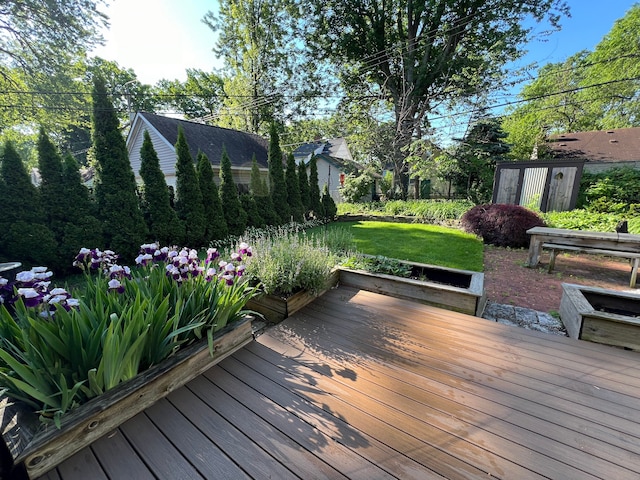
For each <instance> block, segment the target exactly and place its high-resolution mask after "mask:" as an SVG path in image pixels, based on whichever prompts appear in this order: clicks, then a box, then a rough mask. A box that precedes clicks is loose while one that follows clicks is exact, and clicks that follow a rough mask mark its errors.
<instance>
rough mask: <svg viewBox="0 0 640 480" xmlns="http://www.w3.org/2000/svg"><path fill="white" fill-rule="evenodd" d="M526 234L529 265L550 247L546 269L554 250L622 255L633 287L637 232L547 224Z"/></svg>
mask: <svg viewBox="0 0 640 480" xmlns="http://www.w3.org/2000/svg"><path fill="white" fill-rule="evenodd" d="M527 233H528V234H529V235H530V236H531V238H530V241H529V259H528V262H527V265H528V266H529V267H535V266H536V265H538V263H539V262H540V255H541V254H542V249H543V248H548V249H551V250H552V254H551V255H552V256H551V260H550V262H549V271H551V270H552V269H553V265H554V261H555V254H556V251H558V250H570V251H576V252H585V253H592V254H599V255H608V256H616V257H625V258H629V259H630V260H631V261H632V270H631V281H630V286H631V287H635V283H636V276H637V271H638V263H639V262H640V235H635V234H631V233H617V232H593V231H588V230H570V229H564V228H548V227H534V228H530V229H529V230H527Z"/></svg>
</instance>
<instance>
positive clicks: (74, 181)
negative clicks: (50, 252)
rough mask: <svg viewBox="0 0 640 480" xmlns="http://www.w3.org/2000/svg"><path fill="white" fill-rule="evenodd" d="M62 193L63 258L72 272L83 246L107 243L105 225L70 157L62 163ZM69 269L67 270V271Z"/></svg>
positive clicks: (67, 156) (61, 252)
mask: <svg viewBox="0 0 640 480" xmlns="http://www.w3.org/2000/svg"><path fill="white" fill-rule="evenodd" d="M62 190H63V192H64V197H65V202H66V205H67V214H68V217H67V219H68V221H67V223H66V225H65V227H64V235H63V240H62V242H61V243H60V246H59V250H60V256H61V257H62V258H64V260H65V262H66V263H65V267H67V265H68V267H69V268H70V269H71V271H73V267H72V266H71V263H72V262H73V258H74V257H75V256H76V255H77V254H78V252H79V251H80V249H81V248H82V247H86V248H93V247H96V246H99V245H103V244H104V240H103V238H102V226H101V224H100V221H99V220H98V219H97V218H96V217H95V210H96V208H95V207H96V206H95V204H94V203H93V202H92V200H91V198H90V195H89V189H88V188H87V187H85V186H84V185H83V184H82V178H81V177H80V172H79V170H78V162H76V160H75V158H73V157H72V156H71V154H67V155H65V157H64V160H63V164H62ZM65 270H68V269H65Z"/></svg>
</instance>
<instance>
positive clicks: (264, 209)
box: [247, 155, 280, 225]
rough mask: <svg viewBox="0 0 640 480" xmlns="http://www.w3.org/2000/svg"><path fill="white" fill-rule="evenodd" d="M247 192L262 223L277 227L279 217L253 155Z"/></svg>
mask: <svg viewBox="0 0 640 480" xmlns="http://www.w3.org/2000/svg"><path fill="white" fill-rule="evenodd" d="M249 192H250V193H251V196H252V197H253V199H254V201H255V202H256V206H257V208H258V214H259V215H260V218H262V220H263V221H264V223H265V224H266V225H278V224H279V223H280V217H279V216H278V214H277V213H276V209H275V208H274V207H273V202H272V200H271V195H269V187H267V182H266V180H265V179H264V178H263V176H262V174H261V173H260V168H259V167H258V161H257V160H256V156H255V155H254V156H253V158H252V160H251V179H250V182H249ZM247 213H249V212H247Z"/></svg>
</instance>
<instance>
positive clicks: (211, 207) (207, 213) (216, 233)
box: [198, 152, 229, 242]
mask: <svg viewBox="0 0 640 480" xmlns="http://www.w3.org/2000/svg"><path fill="white" fill-rule="evenodd" d="M198 183H199V185H200V192H201V193H202V204H203V205H204V218H205V226H206V229H205V240H206V241H207V242H211V241H212V240H224V239H225V238H226V237H227V235H229V228H228V227H227V221H226V220H225V218H224V212H223V211H222V204H221V203H220V192H219V191H218V186H217V185H216V182H215V180H214V179H213V168H212V167H211V162H210V161H209V159H208V158H207V156H206V155H205V154H204V153H202V152H198Z"/></svg>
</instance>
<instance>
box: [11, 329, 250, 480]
mask: <svg viewBox="0 0 640 480" xmlns="http://www.w3.org/2000/svg"><path fill="white" fill-rule="evenodd" d="M216 337H217V338H215V339H214V342H213V345H214V353H213V356H211V354H210V353H209V346H208V344H207V341H206V339H205V340H204V341H201V342H198V343H196V344H193V345H190V346H188V347H185V348H183V349H181V350H179V351H178V352H177V353H176V355H174V356H173V357H171V358H168V359H167V360H165V361H164V362H162V363H160V364H158V365H156V366H155V367H152V368H150V369H149V370H147V371H145V372H142V373H140V374H139V375H137V376H136V377H135V378H133V379H131V380H129V381H127V382H124V383H122V384H120V385H118V386H117V387H116V388H114V389H112V390H109V391H107V392H106V393H105V394H103V395H100V396H99V397H96V398H94V399H92V400H91V401H89V402H87V403H86V404H84V405H81V406H80V407H78V408H77V409H75V410H73V411H72V412H70V413H69V414H67V415H65V416H63V418H62V425H61V428H60V429H58V428H56V427H55V425H53V424H52V423H48V424H43V423H41V422H40V421H39V419H38V418H37V415H36V414H35V413H33V411H32V410H30V409H28V408H27V407H26V406H25V405H23V404H21V403H20V402H16V401H15V400H13V399H11V398H9V397H6V396H3V397H0V398H1V399H0V413H1V414H2V435H3V437H4V441H5V443H6V444H7V447H8V448H9V451H10V453H11V456H12V457H13V460H14V464H15V465H18V464H20V463H22V462H24V464H25V467H26V470H27V474H28V475H29V478H36V477H39V476H41V475H43V474H44V473H46V472H47V471H49V470H50V469H52V468H54V467H55V466H56V465H58V464H59V463H61V462H62V461H63V460H65V459H67V458H68V457H70V456H71V455H73V454H74V453H76V452H78V451H79V450H81V449H82V448H84V447H86V446H87V445H89V444H91V443H92V442H94V441H95V440H97V439H98V438H100V437H101V436H103V435H105V434H107V433H109V432H110V431H112V430H113V429H115V428H117V427H118V426H119V425H121V424H122V423H124V422H125V421H127V420H128V419H130V418H131V417H133V416H135V415H137V414H138V413H140V412H141V411H143V410H145V409H146V408H147V407H149V406H151V405H152V404H154V403H155V402H156V401H157V400H159V399H161V398H163V397H165V396H166V395H168V394H169V393H171V392H172V391H173V390H176V389H177V388H179V387H181V386H182V385H184V384H185V383H187V382H189V381H190V380H192V379H193V378H195V377H197V376H198V375H200V374H201V373H203V372H204V371H206V370H207V369H209V368H210V367H212V366H213V365H215V364H216V363H218V362H220V361H221V360H223V359H224V358H225V357H227V356H229V355H231V354H232V353H233V352H235V351H236V350H239V349H240V348H242V347H244V346H245V345H246V344H247V343H249V342H250V341H251V340H252V339H253V332H252V329H251V319H250V318H245V319H244V320H242V321H240V322H237V323H235V324H233V325H229V326H228V327H227V328H225V329H223V330H221V331H220V332H218V333H217V334H216Z"/></svg>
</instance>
